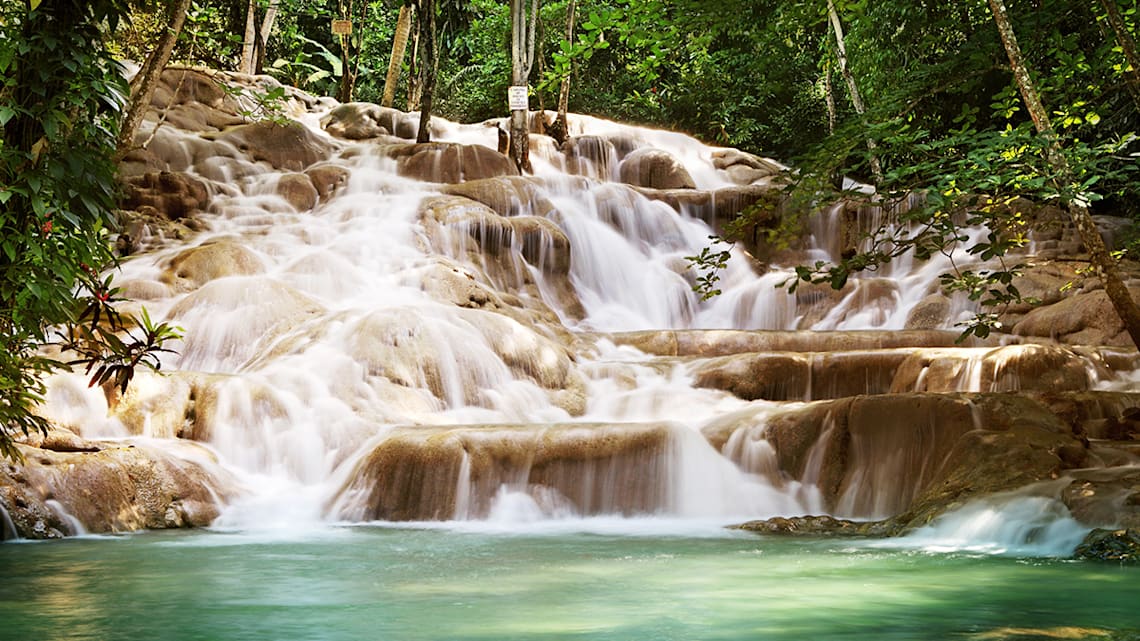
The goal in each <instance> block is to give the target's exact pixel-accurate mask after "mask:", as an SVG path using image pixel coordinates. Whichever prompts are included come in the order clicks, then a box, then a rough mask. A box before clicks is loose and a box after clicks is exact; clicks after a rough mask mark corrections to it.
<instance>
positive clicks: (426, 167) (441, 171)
mask: <svg viewBox="0 0 1140 641" xmlns="http://www.w3.org/2000/svg"><path fill="white" fill-rule="evenodd" d="M381 153H383V154H384V155H386V156H388V157H389V158H394V159H395V160H396V171H397V172H398V173H399V174H400V175H401V176H404V177H406V178H413V179H415V180H423V181H426V182H436V183H461V182H466V181H468V180H480V179H483V178H494V177H496V176H517V175H518V173H519V172H518V169H517V168H515V166H514V163H512V162H511V160H510V158H507V157H506V156H504V155H503V154H500V153H499V152H497V151H495V150H494V149H491V148H489V147H484V146H482V145H461V144H458V143H443V142H431V143H422V144H408V145H388V146H385V147H382V148H381Z"/></svg>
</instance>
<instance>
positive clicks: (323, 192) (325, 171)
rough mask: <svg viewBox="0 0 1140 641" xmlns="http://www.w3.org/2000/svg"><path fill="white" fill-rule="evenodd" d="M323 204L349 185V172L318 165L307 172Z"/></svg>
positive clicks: (334, 166)
mask: <svg viewBox="0 0 1140 641" xmlns="http://www.w3.org/2000/svg"><path fill="white" fill-rule="evenodd" d="M305 175H306V176H308V177H309V180H310V181H311V182H312V184H313V187H314V188H315V189H316V190H317V196H318V197H319V198H320V200H321V202H324V201H327V200H328V199H329V198H332V197H333V195H335V194H336V192H337V190H339V189H341V188H342V187H344V186H345V185H347V184H348V177H349V173H348V170H347V169H345V168H343V167H338V166H336V165H316V166H313V167H309V168H308V169H306V170H305Z"/></svg>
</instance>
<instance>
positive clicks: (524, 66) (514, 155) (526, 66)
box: [510, 0, 538, 172]
mask: <svg viewBox="0 0 1140 641" xmlns="http://www.w3.org/2000/svg"><path fill="white" fill-rule="evenodd" d="M537 21H538V0H531V3H530V12H529V13H528V12H527V8H526V0H511V84H512V85H513V86H516V87H525V86H527V81H528V79H529V78H530V69H531V67H532V66H533V65H534V36H535V29H536V26H537ZM529 116H530V110H529V109H513V110H511V125H510V136H511V139H510V151H511V154H510V155H511V160H513V161H514V162H515V166H517V167H518V168H519V171H528V172H529V171H531V166H530V123H529V122H528V119H529Z"/></svg>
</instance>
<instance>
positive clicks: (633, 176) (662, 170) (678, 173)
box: [618, 147, 697, 189]
mask: <svg viewBox="0 0 1140 641" xmlns="http://www.w3.org/2000/svg"><path fill="white" fill-rule="evenodd" d="M618 174H619V176H620V177H621V182H623V183H626V184H628V185H636V186H638V187H648V188H650V189H695V188H696V186H697V185H696V183H695V182H693V177H692V176H690V175H689V171H688V170H687V169H685V167H684V166H683V165H682V164H681V163H680V162H679V161H678V160H677V159H676V158H674V157H673V156H672V155H671V154H670V153H669V152H667V151H663V150H660V149H654V148H649V147H643V148H641V149H638V150H636V151H634V152H632V153H630V154H629V155H628V156H626V157H625V159H623V160H622V161H621V164H620V165H619V166H618Z"/></svg>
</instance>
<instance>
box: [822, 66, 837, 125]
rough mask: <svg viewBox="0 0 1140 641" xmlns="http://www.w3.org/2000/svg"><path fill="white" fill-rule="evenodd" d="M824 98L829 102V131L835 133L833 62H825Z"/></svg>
mask: <svg viewBox="0 0 1140 641" xmlns="http://www.w3.org/2000/svg"><path fill="white" fill-rule="evenodd" d="M823 98H824V100H825V101H826V102H827V133H828V135H830V134H834V133H835V119H836V113H835V91H834V90H833V88H832V86H831V63H830V62H824V63H823Z"/></svg>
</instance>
